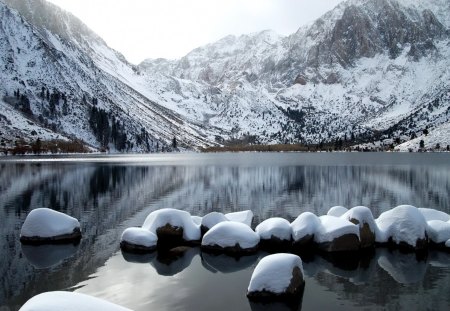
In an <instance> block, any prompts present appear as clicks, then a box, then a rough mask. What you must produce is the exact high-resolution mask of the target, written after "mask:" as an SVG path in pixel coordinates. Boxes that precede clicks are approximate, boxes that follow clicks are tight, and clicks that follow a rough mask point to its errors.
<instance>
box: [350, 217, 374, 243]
mask: <svg viewBox="0 0 450 311" xmlns="http://www.w3.org/2000/svg"><path fill="white" fill-rule="evenodd" d="M350 222H352V223H354V224H355V225H359V221H358V220H357V219H354V218H352V219H350ZM359 239H360V243H361V244H360V246H361V248H368V247H374V246H375V233H374V232H372V230H370V227H369V224H367V223H363V225H362V226H361V225H360V226H359Z"/></svg>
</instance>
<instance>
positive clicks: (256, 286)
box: [248, 253, 304, 294]
mask: <svg viewBox="0 0 450 311" xmlns="http://www.w3.org/2000/svg"><path fill="white" fill-rule="evenodd" d="M295 267H298V268H299V269H300V271H301V272H302V275H304V274H303V265H302V260H301V259H300V257H299V256H297V255H293V254H283V253H281V254H274V255H269V256H266V257H264V258H263V259H261V261H260V262H259V263H258V265H257V266H256V268H255V270H254V271H253V274H252V278H251V279H250V284H249V286H248V291H249V292H260V291H268V292H271V293H275V294H281V293H284V292H285V291H286V289H287V288H288V287H289V285H290V283H291V279H292V271H293V270H294V268H295Z"/></svg>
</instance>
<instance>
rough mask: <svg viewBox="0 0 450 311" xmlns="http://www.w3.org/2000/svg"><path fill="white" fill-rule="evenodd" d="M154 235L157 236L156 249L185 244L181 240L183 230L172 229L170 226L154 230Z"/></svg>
mask: <svg viewBox="0 0 450 311" xmlns="http://www.w3.org/2000/svg"><path fill="white" fill-rule="evenodd" d="M156 235H157V236H158V247H162V248H172V247H174V246H177V245H183V243H184V242H185V241H184V239H183V228H179V227H174V226H172V225H170V224H166V225H165V226H163V227H159V228H158V229H156Z"/></svg>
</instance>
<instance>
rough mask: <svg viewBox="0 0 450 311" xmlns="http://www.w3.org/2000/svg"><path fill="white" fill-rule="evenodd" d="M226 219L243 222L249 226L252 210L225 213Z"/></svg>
mask: <svg viewBox="0 0 450 311" xmlns="http://www.w3.org/2000/svg"><path fill="white" fill-rule="evenodd" d="M225 217H226V218H227V219H228V220H231V221H235V222H240V223H243V224H245V225H247V226H249V227H251V225H252V220H253V212H252V211H250V210H247V211H242V212H235V213H228V214H225Z"/></svg>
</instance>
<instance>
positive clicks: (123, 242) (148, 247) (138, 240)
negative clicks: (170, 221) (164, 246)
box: [120, 228, 158, 253]
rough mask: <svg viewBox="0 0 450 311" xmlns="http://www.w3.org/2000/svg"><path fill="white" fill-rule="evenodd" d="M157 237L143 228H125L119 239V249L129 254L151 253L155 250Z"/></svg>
mask: <svg viewBox="0 0 450 311" xmlns="http://www.w3.org/2000/svg"><path fill="white" fill-rule="evenodd" d="M157 242H158V237H157V236H156V234H154V233H152V232H150V231H149V230H147V229H143V228H127V229H125V230H124V231H123V233H122V237H121V238H120V247H121V248H122V249H123V250H125V251H131V252H139V253H140V252H151V251H154V250H155V249H156V243H157Z"/></svg>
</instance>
